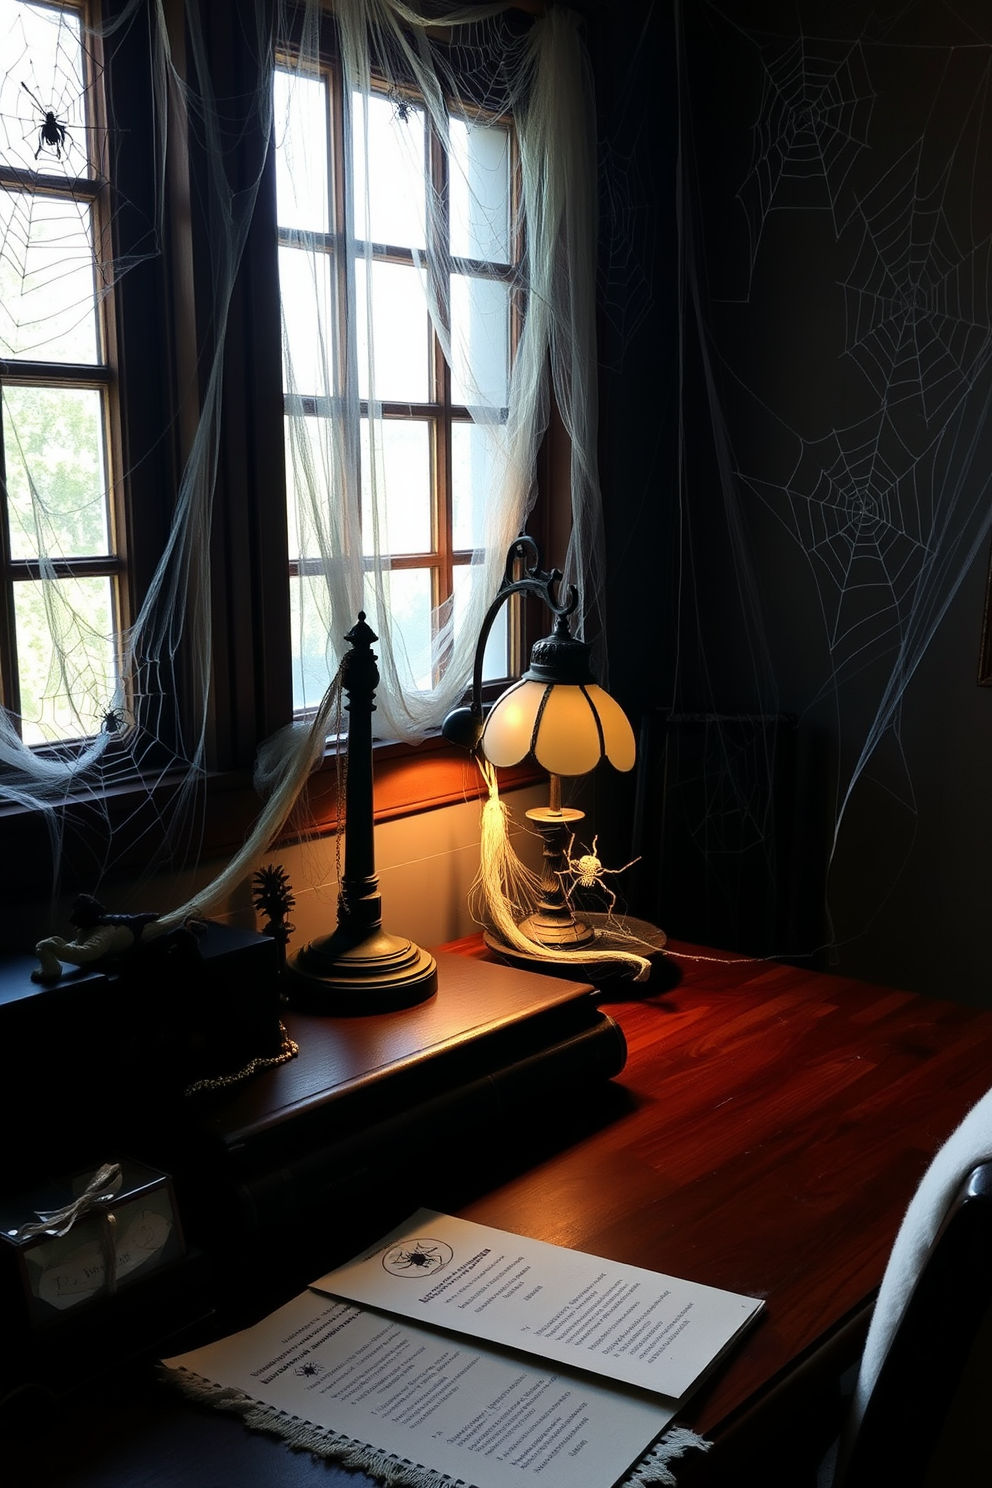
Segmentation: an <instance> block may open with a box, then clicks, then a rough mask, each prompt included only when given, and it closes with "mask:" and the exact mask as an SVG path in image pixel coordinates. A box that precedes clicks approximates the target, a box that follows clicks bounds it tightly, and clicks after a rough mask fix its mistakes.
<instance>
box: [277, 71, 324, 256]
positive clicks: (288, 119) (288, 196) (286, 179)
mask: <svg viewBox="0 0 992 1488" xmlns="http://www.w3.org/2000/svg"><path fill="white" fill-rule="evenodd" d="M274 101H275V134H276V145H277V148H276V221H277V222H278V223H279V226H280V227H292V228H296V229H298V230H300V231H305V232H326V231H327V229H328V225H329V222H330V215H329V211H328V195H327V193H328V158H327V95H326V90H325V87H324V84H323V83H322V82H321V81H320V79H319V78H305V77H300V76H299V74H298V73H293V74H290V73H288V72H284V71H282V70H281V69H280V70H278V71H277V72H276V75H275V94H274Z"/></svg>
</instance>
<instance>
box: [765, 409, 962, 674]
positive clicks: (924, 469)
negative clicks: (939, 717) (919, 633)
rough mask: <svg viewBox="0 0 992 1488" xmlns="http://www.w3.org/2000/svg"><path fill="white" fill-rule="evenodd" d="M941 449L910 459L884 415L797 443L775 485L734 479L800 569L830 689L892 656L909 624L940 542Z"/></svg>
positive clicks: (939, 446) (911, 455)
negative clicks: (786, 536)
mask: <svg viewBox="0 0 992 1488" xmlns="http://www.w3.org/2000/svg"><path fill="white" fill-rule="evenodd" d="M941 449H942V440H940V439H938V440H936V441H935V442H934V445H933V447H932V448H931V449H930V450H928V451H927V452H926V455H925V457H924V456H920V455H916V454H915V453H911V452H910V451H909V450H907V448H906V446H905V444H904V442H903V440H902V438H901V437H900V435H899V434H898V432H897V431H896V429H895V428H894V426H893V424H892V422H891V420H890V419H889V418H888V417H887V416H886V415H884V414H883V415H881V416H880V417H879V418H878V419H874V420H872V421H871V422H870V424H869V425H868V426H867V427H864V426H859V427H854V428H850V429H841V430H832V431H831V432H830V433H829V434H828V435H826V436H825V437H824V438H823V439H820V440H814V441H802V442H801V445H800V452H799V454H798V457H797V459H796V463H795V465H794V467H793V468H792V470H791V471H790V472H789V474H788V476H787V478H786V480H785V481H783V482H781V483H780V484H777V485H775V484H772V483H770V482H765V481H761V480H759V479H757V478H756V477H754V476H748V475H746V474H743V473H741V479H742V480H743V481H744V482H745V483H746V484H747V486H749V487H750V489H751V490H752V491H754V493H755V494H756V495H757V496H759V498H760V499H761V500H762V501H764V502H765V503H766V505H768V506H769V508H770V509H771V510H772V511H773V512H774V513H775V515H776V516H777V517H778V518H779V520H780V521H781V522H782V523H783V524H784V526H785V527H786V529H787V530H788V532H789V533H790V536H791V537H792V539H793V541H794V542H795V544H796V545H797V547H798V548H800V549H801V551H802V553H803V555H804V556H805V558H806V560H807V563H808V565H809V568H810V572H811V574H812V576H813V580H814V583H815V585H816V591H817V596H818V599H819V606H820V613H821V618H822V623H823V634H824V637H825V639H826V643H827V648H828V650H829V653H830V657H831V663H832V679H833V681H834V682H836V681H837V680H838V679H839V678H840V677H841V676H843V675H845V674H850V673H851V672H852V671H854V670H855V669H856V668H857V666H858V665H859V663H860V661H861V660H862V659H863V657H864V653H865V652H866V651H868V650H872V649H877V648H879V647H881V648H884V649H891V648H892V646H893V644H894V642H893V638H894V637H895V636H896V635H898V633H899V632H900V629H901V627H902V626H903V624H904V623H905V621H906V619H907V617H908V615H909V612H910V610H911V608H912V605H913V602H914V598H915V595H916V591H917V588H918V586H919V584H920V583H921V581H922V578H923V576H924V574H925V573H926V571H927V569H928V567H929V566H930V565H931V563H932V562H933V558H934V554H935V545H936V543H937V542H938V541H939V537H940V505H941V499H942V491H941V487H940V476H939V469H940V459H939V457H940V454H941Z"/></svg>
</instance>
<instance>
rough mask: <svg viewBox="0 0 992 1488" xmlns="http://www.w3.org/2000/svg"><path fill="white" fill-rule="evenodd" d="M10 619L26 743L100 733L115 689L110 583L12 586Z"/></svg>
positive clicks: (72, 581) (70, 581)
mask: <svg viewBox="0 0 992 1488" xmlns="http://www.w3.org/2000/svg"><path fill="white" fill-rule="evenodd" d="M14 614H15V626H16V640H17V662H18V670H19V675H20V683H21V714H22V717H23V730H22V732H23V738H24V742H25V744H44V743H53V742H55V741H57V740H65V739H80V738H84V737H86V736H87V735H90V734H96V733H99V731H100V726H101V724H102V722H103V719H104V717H105V716H106V713H107V711H108V709H109V708H110V706H111V704H112V702H113V699H114V691H115V688H116V685H117V669H116V652H115V647H114V643H113V640H112V639H111V637H112V636H113V629H114V619H113V616H114V611H113V593H112V581H111V580H110V579H106V578H92V579H59V580H48V581H46V582H45V583H40V582H27V583H20V584H15V585H14ZM53 618H54V623H53ZM53 634H54V635H57V636H59V637H60V641H61V645H62V647H64V648H65V649H62V650H58V651H56V650H55V649H54V648H53V645H52V636H53Z"/></svg>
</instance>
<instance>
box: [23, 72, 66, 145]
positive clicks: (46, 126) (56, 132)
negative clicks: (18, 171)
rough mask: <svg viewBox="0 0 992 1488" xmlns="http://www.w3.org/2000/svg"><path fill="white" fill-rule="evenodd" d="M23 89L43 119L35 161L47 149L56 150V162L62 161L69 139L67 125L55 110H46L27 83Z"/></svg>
mask: <svg viewBox="0 0 992 1488" xmlns="http://www.w3.org/2000/svg"><path fill="white" fill-rule="evenodd" d="M21 87H22V88H23V89H24V91H25V93H26V94H27V95H28V97H29V98H30V100H31V102H32V103H33V104H34V106H35V108H36V109H37V110H38V112H39V114H40V115H41V119H42V123H41V128H40V129H39V130H38V148H37V150H35V152H34V158H35V160H37V159H38V156H39V155H40V154H41V152H42V150H45V149H48V150H54V151H55V158H56V160H61V159H62V151H63V149H64V148H65V142H66V139H67V138H68V134H67V130H66V126H65V124H64V123H63V122H62V120H61V119H59V118H56V115H55V110H54V109H46V108H45V107H44V106H43V104H41V103H40V102H39V100H38V98H37V97H36V96H35V95H34V93H32V92H31V89H30V88H29V87H28V85H27V83H22V84H21Z"/></svg>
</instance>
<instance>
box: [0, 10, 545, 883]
mask: <svg viewBox="0 0 992 1488" xmlns="http://www.w3.org/2000/svg"><path fill="white" fill-rule="evenodd" d="M121 3H123V0H105V4H104V10H105V12H106V11H108V10H112V9H113V8H115V7H117V6H118V5H119V4H121ZM230 9H231V10H232V11H233V9H234V8H233V7H231V8H230ZM165 11H166V16H167V19H168V20H169V21H170V23H171V24H172V26H173V28H174V42H175V44H176V56H177V57H180V58H181V56H182V50H183V49H182V44H181V42H182V25H183V21H182V3H181V0H165ZM203 22H204V28H205V39H206V44H207V48H208V51H209V52H210V55H211V57H212V59H213V61H214V63H215V65H216V66H217V68H218V72H217V74H215V86H216V90H217V95H218V97H222V96H225V93H226V96H230V97H232V98H234V97H237V96H239V91H240V90H242V89H244V88H245V87H246V86H249V85H250V84H251V72H252V67H253V65H257V59H256V62H255V64H253V62H252V59H251V58H250V57H249V56H248V55H247V51H248V49H247V48H246V46H245V43H244V34H243V31H242V29H241V27H240V25H239V23H238V19H237V16H236V15H235V14H232V13H229V9H228V7H223V8H221V7H211V6H209V5H207V4H204V5H203ZM132 33H133V34H129V35H125V36H124V37H123V38H116V39H115V48H114V53H113V56H108V58H107V70H106V74H105V76H106V80H107V88H108V92H109V96H110V105H111V108H112V110H113V112H114V113H116V115H117V116H118V117H127V118H128V119H129V121H130V124H131V127H130V129H129V131H127V133H126V136H125V138H124V141H123V144H122V147H121V164H122V168H123V170H124V172H125V173H126V181H125V182H124V183H123V186H122V200H123V202H124V206H123V209H121V210H119V211H118V213H117V215H116V217H115V230H116V231H117V232H118V233H125V234H128V235H129V241H131V242H138V243H140V242H141V241H142V234H144V233H147V225H148V223H150V222H151V221H153V220H154V201H153V196H154V189H155V185H154V178H153V174H152V173H151V172H150V171H148V170H147V165H146V163H145V152H146V151H147V149H148V148H150V145H151V141H152V140H153V138H154V133H153V127H152V115H151V102H150V98H151V92H150V87H149V80H148V73H147V67H148V53H149V46H148V35H147V32H144V33H143V32H142V31H141V28H140V27H133V28H132ZM262 143H264V145H265V147H267V145H268V142H267V141H265V142H259V141H251V140H246V141H244V142H243V144H242V150H243V151H244V152H245V156H246V163H245V174H246V176H248V175H250V172H251V169H252V166H253V159H254V158H257V157H253V156H252V152H253V151H257V149H258V148H259V147H260V145H261V144H262ZM202 168H203V163H202V161H198V160H197V159H196V152H195V144H191V148H190V155H189V158H188V160H186V161H184V162H182V169H181V170H179V171H178V172H174V173H173V174H172V175H171V176H170V177H169V179H168V181H167V221H166V227H167V237H166V242H165V245H164V251H163V253H162V254H159V255H153V254H149V255H148V257H147V258H146V259H144V260H142V261H140V262H138V263H137V264H136V266H135V267H132V268H131V269H130V270H129V272H128V274H127V275H126V276H124V278H123V280H122V281H121V283H120V285H119V286H118V287H117V291H116V296H115V299H116V313H115V324H116V335H117V341H118V351H119V357H120V379H119V397H120V405H121V430H122V435H121V444H122V451H121V463H120V465H119V466H118V469H123V470H124V471H125V472H126V475H127V483H128V486H129V490H128V493H127V495H128V499H127V501H126V503H125V511H124V514H123V517H122V524H123V525H122V529H121V533H122V537H121V540H122V543H123V544H124V546H125V549H126V552H127V555H128V562H129V579H130V588H129V591H128V593H129V594H130V595H131V599H130V603H131V604H132V605H136V603H137V600H138V599H140V596H141V594H142V593H143V592H145V590H146V588H147V585H148V582H149V581H150V578H151V575H152V573H153V572H154V566H155V561H156V558H157V555H158V554H159V553H160V552H161V551H162V548H163V545H164V542H165V538H166V536H167V533H168V528H169V520H170V513H171V509H172V503H173V501H174V497H175V492H176V491H177V490H178V487H179V480H180V477H181V472H182V469H183V464H184V459H185V456H186V454H187V453H188V446H189V441H190V438H191V433H192V428H193V427H194V425H193V424H192V422H191V420H190V419H188V418H187V417H186V415H185V412H184V409H186V408H187V407H188V406H189V401H190V400H189V397H188V393H189V386H188V385H189V383H190V380H191V378H192V377H193V376H194V375H195V369H196V367H197V365H198V363H199V364H200V365H201V366H202V363H203V348H204V346H205V345H206V344H207V341H208V336H207V333H205V332H204V330H203V328H202V325H198V323H197V317H198V315H199V316H200V318H201V321H202V319H203V318H204V317H205V315H206V313H207V307H209V301H208V300H207V299H206V298H205V297H204V296H202V295H198V293H197V289H198V286H199V285H200V284H203V283H206V284H209V263H208V259H207V255H206V252H205V247H204V244H205V241H206V239H205V234H206V233H207V231H208V228H207V224H206V223H205V221H203V220H202V219H200V218H199V217H198V208H197V194H198V184H197V183H198V172H202ZM187 172H188V175H187ZM276 248H277V238H276V232H275V173H274V163H273V161H272V157H271V151H269V152H268V158H267V164H266V167H265V172H264V176H263V182H262V190H261V193H260V197H259V209H258V210H256V212H255V215H254V218H253V221H252V225H251V228H250V231H249V234H248V240H247V244H246V247H245V252H244V255H243V259H242V263H241V267H240V271H239V274H238V279H237V281H236V284H235V287H234V294H233V298H232V304H231V317H230V323H229V327H228V333H227V338H226V347H225V377H224V406H223V414H222V426H221V445H220V461H219V472H218V482H217V493H216V500H215V517H214V531H213V538H212V542H213V552H214V555H215V557H214V563H213V573H214V600H213V603H214V609H213V628H214V656H215V668H216V680H215V685H214V688H213V695H212V706H211V718H210V726H209V735H208V747H209V752H210V757H211V760H212V765H211V768H210V770H209V772H208V774H207V776H206V777H205V778H204V779H203V781H202V782H201V787H202V788H201V789H200V791H199V803H200V805H201V806H202V811H203V817H202V821H201V822H199V823H198V826H197V832H198V844H199V855H200V859H201V861H206V860H208V859H211V858H222V857H224V856H227V855H229V854H230V853H232V852H234V851H235V850H236V849H237V848H238V847H240V845H241V843H242V842H243V840H244V837H245V834H246V832H247V830H248V829H249V828H250V826H251V824H252V823H253V821H254V819H255V818H256V816H257V814H258V810H259V801H258V797H257V794H256V793H255V791H254V788H253V785H252V780H251V769H252V765H253V762H254V755H255V750H256V747H257V744H258V742H259V741H260V740H261V739H263V738H265V737H267V736H268V735H270V734H272V733H273V732H275V730H276V729H277V728H279V727H281V726H283V725H285V724H286V723H287V722H288V721H289V719H290V717H291V716H292V698H291V678H290V667H289V664H288V658H289V656H290V623H289V604H288V593H287V584H286V574H287V572H288V568H289V555H288V547H287V535H286V523H285V510H284V505H285V502H284V491H285V467H284V456H283V433H282V425H283V413H282V407H283V399H282V386H281V381H282V379H281V349H280V346H281V333H280V327H279V306H278V273H277V267H276ZM120 251H121V247H120V243H119V242H118V244H117V252H120ZM191 369H192V370H191ZM552 418H553V426H552V430H551V431H550V437H549V439H548V440H547V441H546V444H545V449H544V450H543V451H542V454H541V457H540V460H539V472H538V482H539V487H540V488H541V490H542V501H541V503H539V509H538V511H537V512H535V517H534V519H532V521H531V523H530V524H529V525H530V530H531V531H532V533H533V535H534V536H535V537H536V538H537V540H538V541H539V542H540V543H541V544H542V547H543V548H544V550H545V551H546V552H547V553H549V554H550V556H551V559H552V561H554V559H555V557H556V556H558V554H559V553H563V552H564V541H563V539H564V535H565V532H566V529H567V511H568V506H569V498H568V489H567V471H568V458H567V448H566V449H564V456H565V457H564V459H562V454H563V446H562V440H563V433H562V431H561V428H560V423H557V422H556V420H555V416H554V414H553V416H552ZM152 452H154V458H151V457H150V456H151V453H152ZM274 493H275V495H274ZM549 498H550V499H549ZM139 507H140V510H141V518H140V521H139V520H137V519H136V511H137V510H138V509H139ZM556 537H557V539H558V540H557V541H556ZM546 622H547V616H546V615H543V614H538V615H537V616H536V617H534V626H533V633H535V634H538V633H541V634H543V630H542V629H541V627H542V626H544V627H545V628H546ZM526 624H527V621H526V619H525V620H524V621H523V622H521V633H522V629H523V627H524V626H526ZM521 645H522V642H521ZM182 702H183V700H182V698H181V697H180V698H179V699H178V700H177V709H178V712H179V715H180V716H181V713H182ZM177 726H178V725H177ZM335 758H336V750H335V748H334V746H333V745H329V746H328V748H327V750H326V753H325V759H324V762H323V764H322V765H321V766H318V768H317V770H316V771H315V772H314V775H313V777H312V778H311V782H310V791H309V797H310V809H311V819H310V821H309V822H308V824H307V830H308V831H310V832H313V833H314V834H317V835H320V834H322V833H333V832H334V831H335V830H336V827H337V822H338V803H337V798H336V787H335V781H336V770H335ZM541 778H542V775H541V772H540V770H539V769H538V768H537V767H536V766H535V765H534V764H533V763H532V762H530V761H524V762H522V764H521V765H520V766H518V767H516V768H515V769H513V770H508V771H504V772H501V784H502V786H503V788H504V789H506V790H513V789H516V788H519V787H521V786H523V785H527V784H530V783H533V782H534V781H537V780H539V779H541ZM180 792H181V781H180V780H179V778H178V777H162V778H159V779H157V780H156V782H155V784H154V787H152V788H150V787H149V784H148V782H147V781H145V780H143V779H135V781H134V782H133V784H130V785H128V784H124V785H121V786H119V787H117V788H115V789H114V790H113V791H110V792H107V793H105V794H104V795H102V796H101V797H100V798H99V800H95V799H94V798H93V796H92V793H90V792H88V791H86V790H83V791H80V792H79V794H78V796H77V797H75V798H73V799H70V800H68V801H66V802H65V803H64V804H63V805H62V806H61V807H60V812H61V813H62V817H63V821H64V826H65V835H64V846H63V851H62V856H61V859H60V862H59V864H58V865H57V868H56V869H55V871H54V873H53V864H52V862H51V857H50V839H49V835H48V830H47V827H46V825H45V822H44V820H43V814H42V813H39V812H33V811H29V810H25V809H22V808H19V807H16V806H10V805H8V806H4V807H0V840H2V842H3V846H4V851H5V855H6V856H7V858H8V861H16V862H18V864H19V868H20V872H19V876H18V890H17V893H18V897H19V898H21V897H23V898H26V899H29V900H31V899H37V898H38V897H39V896H42V895H44V896H47V895H48V894H49V893H50V891H51V887H52V882H53V876H54V877H57V880H58V883H59V887H60V889H61V890H62V891H65V892H69V891H72V890H73V889H76V888H92V885H93V882H94V876H95V872H97V871H100V870H101V869H102V864H103V863H104V862H105V861H106V856H107V851H106V850H107V846H108V843H109V842H110V841H111V838H112V854H111V856H112V861H113V873H114V876H115V877H120V878H122V879H126V878H127V877H128V876H130V875H133V874H135V873H136V872H139V871H140V872H146V871H147V869H148V866H149V857H150V852H149V842H150V841H153V840H154V838H155V835H156V833H157V834H158V835H159V836H160V835H161V823H162V821H163V820H166V819H168V814H169V812H170V808H171V807H172V805H173V804H174V803H175V802H176V801H178V800H179V798H180ZM479 793H480V784H479V779H478V772H477V771H476V770H475V766H474V764H473V762H472V761H471V759H470V758H469V756H467V755H466V754H465V752H464V751H463V750H461V749H458V748H456V747H455V746H452V745H450V744H448V743H447V742H446V741H444V740H442V739H441V738H440V737H433V738H429V739H427V740H425V741H424V742H423V743H421V744H419V745H412V746H411V745H405V744H400V743H396V742H390V741H382V742H379V743H377V744H376V746H375V815H376V819H377V820H389V819H395V818H398V817H402V816H406V815H412V814H416V813H418V812H421V811H427V810H434V809H437V808H438V807H442V806H445V805H451V804H458V803H462V802H465V801H466V800H470V799H473V798H476V797H478V795H479ZM188 866H189V864H187V863H182V862H176V863H171V864H170V863H169V862H168V861H165V862H163V863H162V865H161V868H162V871H164V872H169V871H172V870H173V869H175V870H178V869H180V868H183V867H188Z"/></svg>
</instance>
